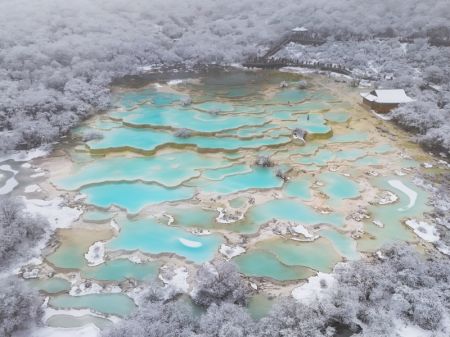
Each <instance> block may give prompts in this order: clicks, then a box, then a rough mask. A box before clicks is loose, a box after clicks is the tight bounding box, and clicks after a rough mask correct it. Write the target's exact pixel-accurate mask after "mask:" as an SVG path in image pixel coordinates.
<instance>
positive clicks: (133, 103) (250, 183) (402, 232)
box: [34, 70, 428, 327]
mask: <svg viewBox="0 0 450 337" xmlns="http://www.w3.org/2000/svg"><path fill="white" fill-rule="evenodd" d="M197 77H198V78H196V79H195V80H184V81H178V82H176V83H179V84H161V83H159V84H158V85H156V84H155V83H148V85H146V86H145V87H143V88H142V89H130V88H113V94H114V101H115V104H116V106H115V107H114V108H113V109H111V111H108V112H106V113H105V114H103V115H100V116H96V117H93V118H92V119H90V120H88V121H87V122H86V123H85V124H83V125H82V126H81V127H79V128H77V129H76V130H75V131H74V134H73V141H72V143H71V144H70V146H68V147H66V148H64V153H65V156H62V157H58V158H57V159H55V160H57V161H58V165H60V166H61V167H63V168H64V169H58V170H55V171H54V172H50V178H49V181H50V182H51V183H52V184H53V186H54V188H55V189H56V190H57V191H59V192H60V193H69V195H71V196H72V197H73V198H75V196H76V195H79V194H82V198H79V199H77V202H79V203H81V206H82V208H83V212H84V213H83V215H82V217H81V218H80V220H79V221H78V223H77V226H76V228H72V229H66V230H60V231H59V232H58V233H57V235H56V237H57V244H55V247H54V248H53V249H51V250H50V252H49V254H48V255H47V256H46V257H45V262H44V263H45V264H47V265H48V268H51V269H52V270H54V272H55V274H57V276H56V277H54V278H49V279H41V280H37V281H34V283H35V284H34V286H36V287H37V288H38V289H41V291H43V292H45V293H48V294H50V295H51V296H50V301H49V306H51V307H54V308H56V309H59V310H62V309H64V310H66V309H67V310H68V309H77V310H78V309H83V308H88V309H91V311H92V312H93V313H95V315H94V316H89V315H84V316H79V317H77V318H72V319H69V318H68V316H70V315H66V314H65V313H59V314H57V315H54V316H53V318H50V319H49V320H48V324H50V325H53V326H69V327H71V326H79V325H83V324H91V323H93V324H96V325H97V326H101V327H105V326H108V325H109V324H110V321H108V320H107V319H106V317H108V316H110V315H113V316H125V315H127V314H128V313H129V312H131V311H132V310H133V309H134V308H135V304H134V302H133V300H132V299H131V297H128V296H127V294H126V292H127V291H128V292H130V291H131V290H130V289H132V285H134V286H135V285H137V284H140V283H142V282H147V281H151V280H155V279H157V277H158V274H159V273H160V271H161V270H162V268H165V267H167V266H172V265H173V266H178V267H179V266H180V265H181V266H185V268H187V270H188V271H189V272H191V273H192V272H194V271H195V269H196V268H197V266H198V265H199V264H202V263H205V262H208V261H213V260H218V259H224V256H223V255H222V254H221V253H220V251H221V247H222V245H223V244H226V245H228V246H230V247H235V248H236V247H240V248H241V250H240V254H239V255H237V256H233V257H231V259H232V260H233V261H234V262H235V263H236V264H237V266H238V267H239V268H240V271H241V272H242V273H243V274H244V275H247V276H248V277H250V278H251V279H253V280H261V279H264V280H269V281H270V282H274V283H275V284H281V285H283V284H285V283H286V282H288V283H289V282H295V281H299V280H302V279H305V278H307V277H309V276H311V275H314V274H315V273H316V272H318V271H322V272H330V271H331V270H332V269H333V267H334V266H335V264H336V263H338V262H339V261H345V260H355V259H358V258H360V256H361V254H362V253H364V252H367V251H375V250H377V249H379V248H380V247H381V246H382V245H383V244H384V243H387V242H392V241H394V240H406V241H417V240H418V238H417V236H416V235H415V234H414V233H413V231H412V230H411V229H409V228H408V227H407V226H405V224H404V220H405V219H408V218H415V219H416V218H417V219H421V218H422V217H423V214H424V212H426V211H427V210H428V208H427V206H426V202H427V194H426V193H425V192H424V191H423V190H421V189H420V188H419V187H417V186H416V185H414V184H413V183H412V179H413V174H412V172H413V171H412V170H414V169H417V165H416V162H415V161H414V159H403V160H394V158H398V154H399V153H401V152H402V151H403V149H400V148H398V147H397V145H396V143H395V142H393V141H391V140H389V139H387V138H386V137H385V136H384V135H381V134H380V133H379V132H378V130H377V129H376V128H375V126H373V125H371V124H370V123H367V121H366V118H367V115H365V114H367V112H365V111H363V110H361V109H360V108H359V107H356V106H355V107H354V108H349V109H348V110H345V109H343V107H345V106H350V107H351V106H352V105H351V104H349V103H348V102H346V101H345V100H344V99H343V98H342V97H340V96H337V95H335V93H334V92H332V91H330V89H329V88H328V87H326V86H323V85H321V82H320V81H318V80H314V79H311V83H310V85H309V88H308V89H307V90H301V89H298V88H297V85H296V83H297V82H298V81H299V80H300V79H303V77H302V76H301V75H295V74H288V73H279V72H269V71H267V72H266V71H264V72H263V71H261V72H243V71H236V70H233V71H228V72H227V71H223V72H219V73H214V74H206V75H197ZM281 81H287V82H288V87H287V88H280V87H279V83H280V82H281ZM172 83H174V82H172ZM298 128H300V129H302V130H304V131H306V137H305V139H304V140H302V139H298V137H293V134H292V133H293V131H294V130H295V129H298ZM181 129H183V130H182V132H181V131H180V130H181ZM87 134H91V135H92V134H94V137H91V138H89V139H90V140H87V141H82V140H81V139H83V136H85V135H87ZM261 155H265V156H267V157H269V158H270V161H269V162H268V165H266V166H258V165H256V164H255V163H256V160H257V158H258V157H259V156H261ZM56 166H57V165H56ZM411 168H412V169H411ZM396 172H397V173H398V172H401V175H399V174H396ZM386 191H390V192H391V193H392V194H393V195H396V196H397V199H396V200H394V199H393V200H391V202H390V203H383V202H380V198H379V195H380V194H382V193H386ZM361 209H363V211H362V210H361ZM361 214H363V215H361ZM94 244H97V245H98V247H100V248H98V247H97V248H95V247H96V246H95V245H94ZM94 248H95V249H94ZM96 249H97V250H96ZM88 252H89V254H88ZM92 252H94V253H93V254H94V255H95V259H94V260H92V256H91V255H90V254H91V253H92ZM93 261H94V262H95V263H94V262H93ZM163 266H164V267H163ZM74 273H75V275H76V277H75V276H73V275H74ZM74 277H75V278H74ZM69 281H70V282H71V283H70V282H69ZM85 281H88V282H89V284H90V283H95V284H99V285H101V287H102V289H103V290H102V292H96V293H88V292H87V293H83V294H81V296H72V295H70V294H69V293H68V291H69V289H70V288H71V287H73V286H74V284H75V285H76V284H79V283H80V282H85ZM130 282H131V283H130ZM111 287H112V288H111ZM114 287H116V288H114ZM117 287H118V288H117ZM130 287H131V288H130ZM105 289H116V290H117V289H119V291H120V293H114V292H112V291H107V290H105ZM258 301H262V302H264V303H266V302H267V303H268V300H267V299H266V298H265V297H264V296H263V297H261V299H255V300H254V301H253V302H255V303H256V302H258ZM256 311H257V310H256ZM99 314H100V316H101V317H100V316H98V315H99ZM102 317H103V318H102Z"/></svg>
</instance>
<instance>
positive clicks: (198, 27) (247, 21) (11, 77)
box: [0, 0, 450, 149]
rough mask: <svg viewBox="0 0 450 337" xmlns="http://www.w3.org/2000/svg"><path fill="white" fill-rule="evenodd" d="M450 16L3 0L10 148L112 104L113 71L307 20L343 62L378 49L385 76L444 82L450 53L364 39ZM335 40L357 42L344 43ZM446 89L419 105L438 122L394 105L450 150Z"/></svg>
mask: <svg viewBox="0 0 450 337" xmlns="http://www.w3.org/2000/svg"><path fill="white" fill-rule="evenodd" d="M449 21H450V6H448V1H446V0H438V1H433V2H432V3H431V2H430V1H419V0H407V1H396V0H385V1H379V2H373V1H357V0H339V1H333V2H330V1H325V0H319V1H310V0H305V1H292V0H282V1H277V2H273V1H264V0H260V1H227V2H223V1H220V0H212V1H202V0H188V1H184V2H179V1H171V0H168V1H167V0H165V1H160V0H155V1H145V0H138V1H133V2H131V3H130V2H129V1H123V0H112V1H111V0H108V1H106V0H96V1H88V0H80V1H74V2H66V1H57V0H36V1H32V2H30V1H25V0H16V1H8V0H3V1H1V2H0V46H1V48H0V130H1V139H2V141H1V147H2V148H3V149H13V148H30V147H34V146H37V145H39V144H41V143H47V142H51V141H53V140H55V139H56V138H57V137H58V136H60V135H63V134H65V133H66V132H67V131H68V130H69V129H70V128H71V127H73V126H74V125H76V124H77V123H79V121H80V120H82V119H83V118H85V117H86V116H88V115H89V114H91V113H93V112H94V111H96V110H101V109H104V108H106V107H107V106H108V104H109V103H110V101H109V94H108V84H109V83H110V81H111V80H112V79H113V78H115V77H120V76H122V75H125V74H134V73H138V72H139V71H140V69H142V67H146V66H151V65H155V64H166V65H168V64H175V63H183V64H185V65H186V64H195V63H204V64H208V63H231V62H241V61H243V60H245V58H246V57H247V56H249V55H251V54H254V53H256V52H257V51H258V50H263V49H265V48H267V46H268V45H269V44H270V43H272V42H273V41H276V40H277V39H279V38H280V37H281V36H282V35H283V34H285V33H286V32H287V31H289V30H290V29H291V28H293V27H295V26H298V25H303V26H306V27H308V28H309V29H311V30H314V31H315V32H318V33H321V34H323V35H324V36H325V37H327V38H328V39H330V42H329V43H327V44H326V45H324V46H322V48H325V50H322V51H317V52H315V50H314V49H313V50H312V51H311V53H313V54H315V55H317V54H320V55H322V56H323V57H325V58H326V59H327V60H328V58H329V59H330V60H329V61H335V60H336V58H338V60H339V61H341V62H339V63H342V60H345V63H347V64H350V65H359V66H360V67H362V68H370V67H371V66H372V64H369V62H368V61H370V60H371V57H372V56H373V55H375V54H377V55H380V57H381V58H380V57H378V58H376V59H375V62H378V61H380V60H381V61H382V64H378V66H379V68H380V71H389V72H391V71H392V69H393V67H394V66H395V68H396V69H398V72H399V73H400V74H399V80H402V82H405V80H406V81H407V82H410V83H411V81H412V80H413V79H414V78H416V77H419V78H423V79H424V80H425V81H427V80H431V81H432V82H445V80H443V79H448V72H449V71H448V62H446V60H447V61H448V55H449V52H448V48H439V47H436V48H428V45H427V44H426V42H420V41H419V42H417V43H415V44H414V45H413V46H411V47H410V51H409V52H408V55H407V56H406V57H402V58H398V57H396V55H397V54H398V53H399V48H397V47H398V46H391V45H389V44H387V45H384V46H383V47H379V46H378V45H377V44H373V42H365V43H364V40H367V39H369V38H371V37H374V36H414V37H417V38H421V37H423V38H427V37H428V36H429V35H437V36H438V37H441V36H444V37H447V38H448V36H447V35H448V27H449ZM335 39H340V40H351V41H350V42H348V43H346V44H344V45H343V46H338V47H336V44H335V43H334V42H333V40H335ZM419 40H420V39H419ZM368 49H370V50H368ZM390 56H391V57H390ZM431 66H434V67H431ZM425 70H426V72H424V74H423V75H420V74H419V75H418V74H417V72H419V73H420V72H421V71H425ZM412 71H416V73H412ZM416 82H417V81H416ZM439 84H442V86H443V89H442V90H443V91H442V93H441V94H433V93H430V94H427V93H425V94H423V95H421V98H420V102H419V103H417V104H416V105H415V107H414V108H413V110H414V111H417V112H418V115H420V116H423V115H424V116H423V118H424V119H426V120H428V119H433V121H435V123H431V125H425V124H426V123H425V122H423V121H422V119H423V118H421V117H416V115H415V114H414V115H413V116H411V114H410V113H408V112H405V111H404V110H399V111H397V112H396V113H395V118H396V119H397V120H399V122H400V124H403V125H405V126H406V127H408V128H411V129H414V130H415V131H418V132H420V134H421V135H420V137H421V138H422V139H423V140H424V141H425V142H426V143H427V144H432V145H435V144H436V143H438V144H440V145H442V146H443V147H444V148H446V149H448V145H449V144H448V143H449V140H448V132H447V131H448V124H446V123H444V125H442V123H441V121H442V120H444V122H445V121H446V120H448V105H446V102H447V101H448V84H445V83H439ZM422 96H423V98H422ZM429 96H439V99H438V98H435V97H431V98H430V97H429ZM440 96H442V98H441V97H440ZM436 100H437V101H439V103H440V108H439V107H438V108H436V107H435V105H436V104H434V105H433V106H432V107H431V108H432V109H431V110H432V112H430V116H428V110H430V109H428V108H429V107H428V105H427V104H429V102H435V101H436ZM422 101H423V103H422ZM405 109H407V108H405ZM436 115H438V116H437V117H436ZM442 116H443V117H442ZM417 119H418V120H417ZM436 124H440V126H439V128H436Z"/></svg>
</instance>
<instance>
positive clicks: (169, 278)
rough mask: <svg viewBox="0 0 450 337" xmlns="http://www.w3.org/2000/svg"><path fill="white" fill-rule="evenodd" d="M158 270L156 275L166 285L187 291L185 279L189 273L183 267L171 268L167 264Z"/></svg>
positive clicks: (187, 285)
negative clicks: (159, 271)
mask: <svg viewBox="0 0 450 337" xmlns="http://www.w3.org/2000/svg"><path fill="white" fill-rule="evenodd" d="M160 270H161V274H159V276H158V277H159V279H160V280H161V281H163V282H164V284H165V285H166V286H168V287H172V288H173V289H175V290H177V291H180V292H184V293H186V292H187V291H188V289H189V284H188V282H187V279H188V276H189V273H188V271H187V269H186V268H185V267H179V268H176V269H172V268H171V267H169V266H162V267H161V269H160Z"/></svg>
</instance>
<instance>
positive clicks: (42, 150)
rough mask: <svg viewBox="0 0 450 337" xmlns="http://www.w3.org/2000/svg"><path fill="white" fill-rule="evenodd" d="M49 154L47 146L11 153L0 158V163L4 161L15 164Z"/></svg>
mask: <svg viewBox="0 0 450 337" xmlns="http://www.w3.org/2000/svg"><path fill="white" fill-rule="evenodd" d="M49 153H50V147H49V146H42V147H39V148H36V149H32V150H24V151H12V152H8V153H7V154H5V155H4V156H2V157H0V163H1V162H4V161H6V160H14V161H16V162H17V161H18V162H22V161H30V160H32V159H35V158H39V157H44V156H47V155H48V154H49Z"/></svg>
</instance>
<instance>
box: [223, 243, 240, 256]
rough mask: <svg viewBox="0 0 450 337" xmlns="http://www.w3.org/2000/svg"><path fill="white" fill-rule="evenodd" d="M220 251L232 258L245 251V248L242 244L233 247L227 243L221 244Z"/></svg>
mask: <svg viewBox="0 0 450 337" xmlns="http://www.w3.org/2000/svg"><path fill="white" fill-rule="evenodd" d="M219 252H220V253H221V254H222V255H223V256H225V257H226V258H227V259H232V258H233V257H236V256H238V255H241V254H243V253H245V249H244V248H243V247H241V246H235V247H231V246H228V245H226V244H222V245H221V246H220V249H219Z"/></svg>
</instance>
